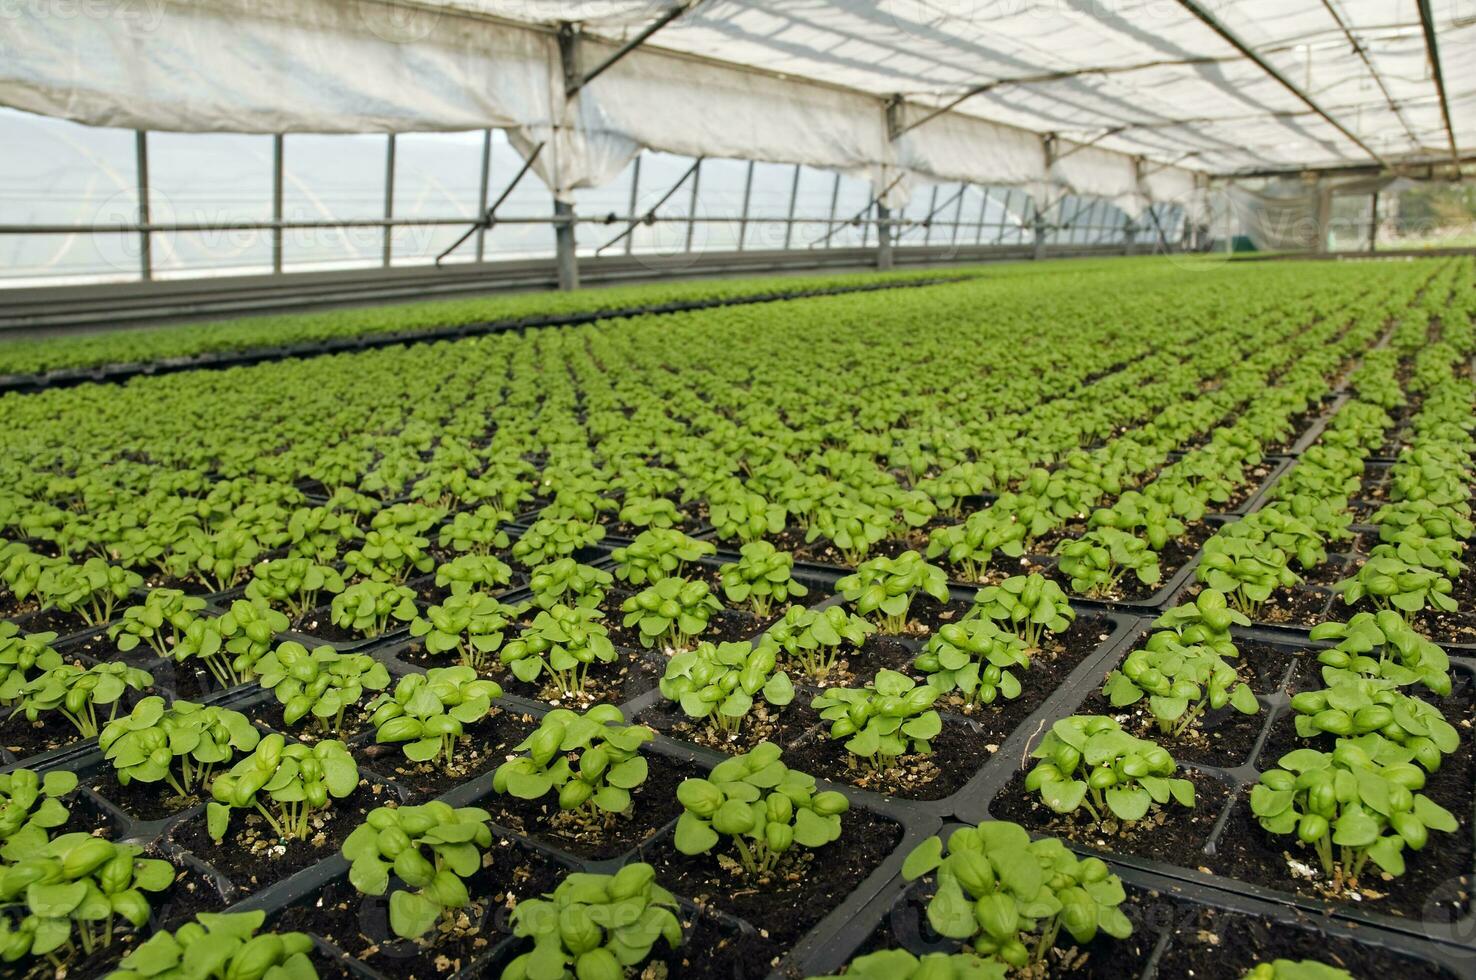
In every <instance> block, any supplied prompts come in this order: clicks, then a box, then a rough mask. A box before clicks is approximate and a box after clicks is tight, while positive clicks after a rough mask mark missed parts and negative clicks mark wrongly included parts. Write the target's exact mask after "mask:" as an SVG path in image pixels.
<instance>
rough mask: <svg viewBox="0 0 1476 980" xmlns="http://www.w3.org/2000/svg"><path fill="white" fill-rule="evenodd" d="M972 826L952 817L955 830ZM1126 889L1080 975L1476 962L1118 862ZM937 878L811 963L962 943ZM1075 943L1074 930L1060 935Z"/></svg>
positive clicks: (1148, 979) (1449, 968)
mask: <svg viewBox="0 0 1476 980" xmlns="http://www.w3.org/2000/svg"><path fill="white" fill-rule="evenodd" d="M963 826H965V824H961V823H947V824H945V825H944V826H943V828H942V830H941V831H940V836H942V837H943V838H945V839H946V838H947V837H948V836H949V835H950V834H951V833H953V832H954V831H955V830H958V829H960V828H961V827H963ZM1114 872H1115V873H1116V874H1117V875H1118V876H1119V877H1121V879H1122V882H1123V886H1124V889H1125V890H1126V892H1127V896H1128V897H1127V901H1126V902H1124V903H1123V905H1122V910H1123V912H1124V913H1125V914H1126V915H1127V916H1128V919H1129V920H1130V921H1131V922H1132V923H1133V935H1132V936H1131V937H1129V938H1128V939H1126V940H1114V939H1111V938H1107V937H1099V938H1098V939H1097V940H1095V941H1093V942H1092V943H1090V944H1088V945H1087V946H1086V947H1084V948H1082V949H1079V950H1078V953H1080V954H1082V956H1081V958H1080V960H1078V961H1075V962H1076V963H1077V965H1076V969H1075V970H1072V971H1068V972H1069V975H1071V976H1078V977H1093V978H1114V980H1116V978H1123V980H1131V978H1140V980H1181V978H1183V977H1186V976H1193V977H1195V978H1196V980H1240V978H1241V977H1243V976H1244V974H1245V972H1246V971H1247V970H1248V969H1249V968H1250V967H1251V966H1253V965H1254V964H1255V963H1256V962H1257V960H1258V958H1259V957H1262V956H1264V957H1265V958H1266V959H1271V958H1274V957H1285V958H1288V959H1294V960H1296V959H1303V958H1308V959H1317V960H1320V961H1323V962H1327V963H1330V964H1344V965H1346V966H1347V967H1349V968H1351V969H1352V970H1353V971H1354V972H1353V975H1354V976H1357V977H1360V978H1362V977H1375V976H1382V975H1388V976H1397V977H1400V978H1401V980H1402V978H1406V977H1408V978H1411V980H1415V978H1418V980H1457V978H1464V977H1468V976H1470V975H1471V973H1472V970H1473V969H1476V952H1472V951H1469V950H1463V949H1460V948H1456V947H1452V946H1449V945H1446V944H1444V943H1440V942H1436V941H1434V940H1431V939H1427V938H1422V937H1417V936H1410V935H1407V934H1404V933H1398V932H1391V931H1388V930H1384V929H1380V928H1378V927H1376V926H1368V925H1362V924H1353V923H1348V922H1341V921H1336V920H1329V919H1328V918H1326V917H1324V916H1321V915H1317V914H1315V913H1308V912H1306V911H1305V910H1302V909H1299V908H1293V907H1288V906H1286V905H1283V904H1281V903H1279V902H1274V901H1266V900H1264V899H1261V898H1257V897H1253V896H1249V895H1242V894H1235V893H1232V892H1225V891H1221V890H1218V889H1211V888H1204V887H1202V886H1199V885H1196V884H1193V883H1188V882H1184V881H1181V880H1178V879H1175V878H1171V877H1166V876H1163V875H1160V874H1155V873H1153V872H1151V871H1144V870H1140V869H1136V868H1129V867H1118V868H1114ZM933 888H934V879H933V877H932V876H931V875H929V876H924V877H923V878H921V879H919V880H918V881H916V882H912V883H908V882H905V881H903V880H902V879H901V878H900V877H899V878H897V879H896V880H894V881H893V882H891V883H890V885H889V886H888V887H887V888H886V889H883V890H882V891H881V892H880V893H878V894H877V895H876V897H875V898H874V899H873V900H872V901H871V902H870V903H868V904H867V906H866V908H865V909H864V910H863V911H862V913H861V914H860V915H858V916H857V917H856V918H855V919H854V920H853V921H852V922H851V923H849V924H848V925H847V927H846V928H845V929H844V930H842V931H841V932H839V933H838V934H837V935H836V937H835V940H834V942H833V944H832V945H831V946H828V947H827V948H825V949H824V950H821V951H817V953H816V955H815V956H813V957H812V958H811V959H810V960H809V961H808V962H807V963H806V973H807V974H809V975H822V974H831V973H835V972H837V971H838V970H839V969H840V968H841V967H842V966H843V965H844V964H845V963H846V962H848V961H849V960H850V959H852V958H853V957H855V956H858V955H862V954H864V953H867V952H873V951H875V950H877V949H883V948H897V949H906V950H908V951H909V952H911V953H913V954H914V955H918V956H922V955H925V954H927V953H935V952H943V953H947V952H955V951H957V950H959V949H960V944H959V943H958V942H957V941H956V940H950V939H947V938H946V937H943V936H940V935H938V934H937V933H935V932H933V930H932V928H931V927H930V926H929V925H928V922H927V917H926V911H927V902H928V900H929V899H930V898H931V897H932V894H933ZM1060 945H1061V946H1062V947H1069V946H1070V945H1071V944H1070V939H1069V937H1066V938H1065V941H1064V942H1063V943H1061V944H1060Z"/></svg>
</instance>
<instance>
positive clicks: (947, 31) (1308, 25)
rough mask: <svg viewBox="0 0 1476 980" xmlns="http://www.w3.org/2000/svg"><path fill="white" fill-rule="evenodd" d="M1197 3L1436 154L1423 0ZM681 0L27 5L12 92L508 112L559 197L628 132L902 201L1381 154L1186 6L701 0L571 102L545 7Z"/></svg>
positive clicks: (1391, 156)
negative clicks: (970, 186) (947, 108)
mask: <svg viewBox="0 0 1476 980" xmlns="http://www.w3.org/2000/svg"><path fill="white" fill-rule="evenodd" d="M1199 2H1200V3H1201V5H1203V6H1205V7H1207V8H1208V9H1210V10H1211V11H1212V13H1213V14H1214V16H1216V17H1217V18H1219V20H1220V21H1221V22H1222V23H1223V24H1224V26H1225V27H1226V28H1228V29H1229V30H1230V31H1232V32H1234V33H1235V34H1236V35H1238V36H1239V37H1240V39H1241V40H1243V41H1244V42H1245V43H1246V44H1248V45H1249V46H1250V47H1251V48H1253V49H1254V50H1255V51H1256V52H1257V53H1258V54H1259V55H1260V56H1261V57H1263V58H1265V59H1266V60H1267V61H1269V62H1270V63H1271V64H1273V65H1274V66H1275V67H1276V68H1277V69H1278V70H1279V71H1280V72H1281V73H1282V74H1283V75H1285V76H1286V77H1287V78H1289V79H1291V80H1292V81H1293V83H1294V84H1296V85H1298V86H1300V87H1301V88H1302V90H1303V91H1304V92H1305V93H1306V94H1307V95H1309V96H1310V97H1311V98H1312V99H1313V100H1314V101H1315V102H1316V103H1317V104H1318V105H1319V106H1320V107H1321V108H1323V109H1324V110H1326V111H1327V112H1328V113H1329V114H1331V115H1332V116H1333V117H1335V118H1336V119H1337V120H1338V121H1339V122H1340V123H1341V124H1342V125H1343V126H1344V127H1346V128H1347V129H1348V130H1350V131H1351V132H1352V133H1354V134H1355V135H1356V136H1357V137H1358V138H1359V139H1360V140H1361V141H1362V142H1363V143H1364V144H1366V145H1367V146H1368V147H1369V148H1371V149H1372V150H1373V152H1374V153H1375V154H1377V155H1378V156H1380V157H1382V158H1384V159H1387V160H1401V159H1416V158H1418V159H1425V160H1429V159H1439V158H1441V157H1442V156H1448V155H1449V153H1450V141H1449V138H1448V137H1447V134H1446V132H1445V129H1444V125H1443V120H1442V116H1441V112H1440V107H1439V102H1438V99H1437V96H1436V90H1435V86H1434V85H1433V83H1432V81H1431V78H1430V70H1429V65H1428V60H1427V58H1426V51H1425V43H1424V37H1423V35H1422V33H1421V29H1420V21H1419V15H1418V8H1417V5H1416V3H1415V0H1397V2H1396V0H1237V2H1235V3H1226V2H1214V0H1199ZM674 5H676V3H675V0H415V2H410V0H121V2H119V3H115V4H107V5H98V6H97V7H96V9H92V10H90V12H88V13H84V14H81V15H79V14H78V13H77V11H78V10H79V9H83V8H86V5H85V4H80V5H76V6H75V8H74V5H69V4H44V3H35V4H30V3H21V4H19V5H15V6H13V7H12V8H11V9H10V10H9V11H8V12H7V15H6V27H5V30H4V31H3V32H0V104H6V105H11V106H14V107H17V108H21V109H26V110H30V111H34V112H41V113H46V114H49V115H56V116H62V117H66V118H69V119H73V120H77V121H80V122H84V123H89V124H94V125H111V126H126V127H134V128H146V129H158V130H180V131H201V130H206V131H209V130H216V131H239V132H298V131H314V132H364V131H399V132H407V131H428V130H456V129H472V128H482V127H486V126H493V127H505V128H507V129H508V131H509V134H510V136H511V138H512V139H513V141H514V143H515V144H516V145H518V146H519V147H520V148H522V149H524V151H525V152H526V151H527V150H528V149H529V148H531V147H532V146H534V145H536V144H537V143H540V142H544V143H546V144H547V145H546V148H545V150H544V152H543V154H542V155H541V156H540V158H539V161H538V164H537V169H538V172H539V173H540V176H542V177H543V178H544V179H545V181H547V182H548V183H549V184H550V186H551V187H553V188H554V189H555V192H556V193H558V194H559V195H560V196H563V197H567V196H568V194H569V192H570V191H571V190H572V189H574V188H576V187H586V186H598V185H599V184H601V183H603V182H605V181H606V180H608V179H611V178H612V177H613V176H614V175H615V174H616V173H618V172H619V170H620V168H621V167H623V166H624V164H625V163H626V162H627V161H628V159H629V158H630V156H631V155H632V154H633V153H635V152H636V151H637V150H639V149H640V148H641V147H650V148H652V149H659V150H666V151H670V152H678V153H686V154H692V155H697V154H703V155H707V156H720V157H739V158H750V159H761V160H772V161H779V162H798V163H806V164H810V165H814V166H821V167H828V168H833V169H837V170H842V171H846V172H851V173H856V174H862V175H865V176H868V177H870V179H871V180H872V181H873V184H874V185H875V186H876V188H877V190H878V191H883V190H886V191H888V193H887V197H888V199H889V201H890V203H894V204H895V203H900V202H901V201H902V200H905V198H906V195H907V184H908V178H909V177H910V175H912V174H919V175H923V176H926V177H934V178H940V179H949V180H971V181H976V182H979V183H988V184H996V185H1000V184H1008V185H1016V186H1023V187H1027V188H1029V189H1031V190H1032V191H1034V192H1036V193H1037V194H1038V195H1046V196H1049V195H1051V194H1054V193H1059V192H1061V191H1064V190H1070V191H1075V192H1078V193H1084V194H1095V195H1101V196H1105V197H1109V198H1113V199H1115V200H1117V201H1118V202H1119V203H1124V204H1128V205H1129V206H1130V207H1131V205H1133V204H1134V203H1136V204H1137V205H1139V206H1141V204H1142V203H1143V202H1144V201H1145V200H1147V199H1153V200H1174V201H1179V202H1183V203H1191V204H1192V199H1194V198H1197V197H1199V196H1201V195H1202V190H1201V188H1202V184H1203V181H1202V180H1199V179H1197V175H1200V174H1206V173H1208V174H1225V173H1233V172H1235V171H1238V170H1247V169H1260V168H1278V167H1305V166H1312V167H1330V166H1338V165H1344V164H1365V163H1369V162H1371V159H1370V155H1369V154H1368V153H1367V152H1365V151H1364V150H1363V149H1360V147H1359V146H1358V145H1357V144H1356V143H1355V142H1354V141H1353V140H1350V139H1349V138H1348V137H1347V136H1345V135H1343V134H1342V133H1340V132H1339V131H1338V129H1337V128H1335V127H1334V126H1333V125H1331V124H1329V123H1328V122H1326V121H1325V120H1323V119H1322V118H1320V117H1319V116H1318V115H1317V114H1316V113H1315V112H1313V111H1312V110H1311V109H1309V108H1308V106H1307V105H1306V104H1304V103H1303V102H1302V101H1301V100H1299V99H1298V98H1297V97H1296V96H1295V95H1294V94H1292V93H1291V92H1289V91H1288V90H1287V89H1286V88H1285V87H1283V86H1282V85H1281V84H1280V83H1278V82H1277V81H1276V80H1274V79H1272V78H1271V77H1270V76H1269V75H1267V74H1266V72H1265V71H1263V69H1262V68H1261V67H1259V66H1257V65H1256V64H1254V63H1253V62H1252V61H1250V60H1248V59H1246V58H1244V57H1243V56H1241V55H1240V54H1239V53H1238V52H1237V51H1236V50H1235V49H1234V48H1233V47H1232V46H1231V45H1230V44H1229V43H1227V42H1226V41H1225V40H1224V39H1223V38H1221V37H1220V36H1219V35H1217V34H1216V33H1215V32H1214V31H1213V30H1212V29H1211V28H1210V27H1209V26H1207V25H1206V24H1204V23H1203V22H1202V21H1201V20H1200V19H1198V18H1197V17H1195V16H1194V15H1193V14H1192V13H1191V12H1190V11H1189V10H1188V9H1186V7H1185V6H1184V5H1183V4H1181V3H1179V2H1175V0H1039V2H1031V0H875V2H860V0H703V2H701V3H699V4H698V5H697V6H695V8H693V9H690V10H687V11H686V12H685V13H683V14H682V15H681V16H680V17H678V18H677V19H676V20H675V21H673V22H672V23H670V24H668V25H667V26H666V27H664V28H663V29H662V30H661V31H660V32H659V33H657V34H656V35H655V36H654V37H653V38H651V39H650V40H649V41H648V42H647V44H646V45H645V46H644V47H642V48H641V49H639V50H637V51H635V52H634V53H632V54H630V55H629V56H627V57H626V58H625V59H623V60H622V61H620V62H619V63H618V64H616V65H615V66H614V67H613V68H611V69H610V70H609V71H608V72H606V73H605V74H603V75H601V76H600V77H599V78H598V79H597V80H595V81H594V82H592V83H591V84H590V85H589V86H588V87H587V88H586V89H585V90H584V91H583V92H582V93H580V94H579V95H578V96H577V97H576V98H575V99H574V100H572V102H570V101H567V100H565V98H564V94H563V75H562V69H561V67H560V62H559V55H558V43H557V39H556V38H555V36H554V35H553V33H552V32H551V31H550V29H549V28H550V27H551V26H552V25H554V24H556V23H557V22H560V21H575V22H578V23H580V24H581V29H582V31H583V32H584V34H583V39H582V40H581V42H580V51H581V55H580V57H581V59H582V60H583V66H584V67H585V68H586V69H587V68H589V67H591V66H593V65H594V64H597V63H598V62H599V61H600V60H602V59H603V57H605V56H606V55H607V54H608V53H609V52H610V51H612V50H613V47H612V46H611V43H610V42H613V43H619V42H620V41H621V40H623V39H625V38H628V37H630V36H632V35H634V34H635V33H636V32H638V31H639V30H641V29H642V28H643V27H645V26H646V25H648V24H650V23H651V22H652V21H653V20H654V19H655V18H657V17H658V16H660V15H661V14H662V13H664V12H665V11H667V10H669V9H671V8H672V7H673V6H674ZM1435 7H1436V19H1437V24H1438V30H1439V40H1440V45H1441V55H1442V61H1443V65H1444V69H1445V76H1446V82H1447V87H1448V90H1449V95H1450V110H1451V114H1452V117H1453V123H1454V127H1455V130H1456V142H1457V143H1458V144H1460V145H1462V146H1466V147H1471V146H1476V0H1445V2H1439V3H1437V4H1436V5H1435ZM1345 29H1346V31H1347V33H1345ZM1350 35H1351V38H1352V39H1354V40H1356V42H1357V44H1356V45H1355V44H1354V43H1350ZM1052 74H1059V75H1067V74H1070V77H1057V78H1051V79H1045V78H1042V77H1041V76H1045V75H1052ZM984 82H993V83H996V84H994V85H993V87H991V88H990V89H989V90H988V91H985V92H982V93H980V94H978V95H975V96H973V97H972V98H970V99H968V100H967V101H964V102H963V103H962V104H960V105H959V106H958V107H957V109H956V110H955V111H954V112H951V113H949V114H948V115H945V116H941V117H939V118H936V119H934V120H932V121H930V122H927V123H925V124H923V125H921V126H919V127H918V128H916V129H912V130H910V131H908V132H907V133H905V134H904V135H903V136H901V137H900V138H899V139H897V140H895V141H894V140H889V138H888V128H887V121H886V113H885V111H884V108H883V100H884V99H885V98H886V97H888V96H890V95H892V94H894V93H897V94H900V95H902V96H903V97H904V99H905V100H906V101H907V105H906V106H905V107H904V109H903V111H902V112H901V116H902V119H903V121H904V124H905V122H907V121H911V120H916V119H918V118H921V117H922V116H923V115H925V114H926V113H927V112H928V110H929V109H930V108H931V107H935V106H941V105H944V104H946V103H948V102H950V101H951V100H952V99H953V98H954V97H956V96H957V95H959V94H961V93H963V92H964V91H967V90H968V89H970V88H971V87H973V86H976V85H979V84H981V83H984ZM1046 133H1053V134H1057V136H1058V138H1057V139H1056V141H1055V143H1054V152H1055V156H1056V162H1055V163H1054V165H1053V166H1051V167H1050V168H1049V170H1048V169H1047V162H1046V161H1047V157H1046V152H1045V143H1044V141H1043V140H1042V134H1046ZM1136 157H1144V158H1146V160H1141V161H1140V160H1138V159H1136Z"/></svg>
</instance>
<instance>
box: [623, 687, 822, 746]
mask: <svg viewBox="0 0 1476 980" xmlns="http://www.w3.org/2000/svg"><path fill="white" fill-rule="evenodd" d="M807 699H808V695H806V694H804V693H802V692H800V691H796V693H795V700H794V701H793V702H791V703H790V704H789V705H786V706H785V707H783V708H775V707H773V706H771V705H769V704H767V703H765V702H764V701H763V699H762V698H758V699H755V701H754V704H753V708H752V709H751V710H750V712H749V715H748V717H747V718H745V719H744V720H743V727H742V728H741V729H740V730H739V731H738V732H737V733H736V734H734V735H726V734H724V733H723V732H721V731H719V730H718V729H716V728H714V727H713V726H711V725H710V724H708V721H707V719H705V718H703V719H694V718H688V717H687V716H686V714H684V713H683V712H682V709H681V707H680V705H678V704H676V703H675V702H671V701H664V700H663V701H657V702H656V703H655V704H653V705H652V706H651V707H649V708H647V709H646V710H644V711H642V712H641V713H640V714H638V715H637V716H636V718H635V720H636V721H638V722H640V723H641V724H642V725H648V726H650V727H651V728H654V729H655V730H656V731H658V732H660V733H661V734H663V735H669V736H670V737H672V738H675V739H680V740H682V741H684V742H691V743H692V744H694V745H702V746H705V747H707V748H710V749H716V750H717V751H719V752H728V753H731V754H733V755H738V754H740V753H743V752H747V751H748V750H750V749H752V748H753V747H754V746H755V745H757V744H758V743H760V742H764V741H768V742H773V743H774V744H775V745H778V746H780V747H781V748H783V747H785V746H788V745H790V744H792V743H793V742H794V741H795V740H797V739H799V738H800V737H801V736H803V735H804V734H805V732H807V731H809V730H810V729H811V728H812V727H814V725H815V723H816V722H817V721H819V717H818V716H817V715H816V714H815V713H814V712H813V711H809V710H808V709H803V708H802V707H801V705H802V703H808V700H807Z"/></svg>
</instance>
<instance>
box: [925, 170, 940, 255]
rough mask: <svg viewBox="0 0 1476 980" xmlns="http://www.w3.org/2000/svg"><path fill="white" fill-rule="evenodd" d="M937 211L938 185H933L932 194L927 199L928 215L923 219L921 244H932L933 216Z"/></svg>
mask: <svg viewBox="0 0 1476 980" xmlns="http://www.w3.org/2000/svg"><path fill="white" fill-rule="evenodd" d="M937 210H938V185H937V184H934V185H933V193H932V194H931V195H929V197H928V214H927V217H925V218H923V244H924V245H931V244H933V215H934V213H936V212H937Z"/></svg>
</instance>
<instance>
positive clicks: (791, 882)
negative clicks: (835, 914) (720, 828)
mask: <svg viewBox="0 0 1476 980" xmlns="http://www.w3.org/2000/svg"><path fill="white" fill-rule="evenodd" d="M841 826H842V830H841V836H840V837H839V838H838V839H837V840H834V841H832V842H831V843H829V844H827V845H825V846H824V847H821V848H817V849H815V850H809V849H806V848H802V847H796V848H793V849H792V850H791V851H790V852H789V855H787V856H786V858H785V860H784V861H783V862H781V863H780V865H779V867H778V868H777V869H775V871H774V872H772V873H771V874H769V875H766V876H763V877H761V878H757V877H751V876H749V875H748V874H747V873H746V872H745V871H744V870H743V868H742V866H741V865H739V864H738V863H737V861H736V859H733V858H732V857H731V855H729V854H728V853H727V852H726V849H724V848H723V845H722V843H721V842H720V843H719V845H718V846H717V847H716V848H714V850H713V851H711V852H709V853H706V854H698V855H695V856H690V857H689V856H688V855H685V854H682V853H681V852H680V851H678V850H677V849H676V848H675V847H674V846H673V845H672V842H671V838H670V837H664V838H662V839H661V840H660V841H658V842H656V843H655V844H653V845H652V846H651V847H650V848H648V849H647V850H646V853H645V859H646V860H647V861H648V862H649V863H650V864H651V866H652V867H654V868H655V869H656V880H657V881H659V882H660V883H661V884H662V886H663V887H665V888H667V889H669V890H670V891H672V892H673V893H675V894H676V895H679V896H681V897H683V898H689V899H691V900H692V901H694V902H696V903H697V904H698V905H700V906H703V907H712V908H716V909H719V910H720V911H722V912H725V913H727V914H728V915H733V916H737V917H738V918H740V919H743V920H745V921H746V922H748V923H750V924H751V925H752V926H753V927H754V928H755V929H757V930H759V934H760V935H762V936H764V937H765V938H767V939H770V940H772V941H773V942H774V943H776V944H777V945H779V946H780V947H783V948H788V947H789V946H792V945H793V944H794V943H795V942H796V941H797V940H798V939H799V938H800V937H801V936H803V935H804V934H805V933H806V932H808V931H809V930H810V929H811V928H813V927H814V925H815V924H816V923H817V922H819V921H820V920H821V919H822V918H824V917H825V914H826V913H827V912H829V911H830V910H831V909H833V908H835V907H836V906H838V905H840V904H841V902H842V901H844V900H845V898H846V896H847V895H849V894H850V893H851V892H852V891H854V890H855V889H856V887H857V886H858V885H860V884H861V882H862V881H863V880H865V878H866V876H867V875H869V874H871V872H872V871H874V870H876V868H877V866H878V865H880V864H881V863H882V861H884V860H885V859H886V857H887V855H889V854H890V853H891V852H892V851H893V850H895V849H896V847H897V845H898V844H899V843H901V840H902V828H901V826H900V825H898V824H896V823H893V822H892V821H890V820H888V819H886V818H885V817H881V816H878V815H876V814H874V813H871V812H870V811H868V810H864V809H861V808H860V807H853V808H851V810H849V811H848V812H847V813H845V814H844V815H842V817H841Z"/></svg>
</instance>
